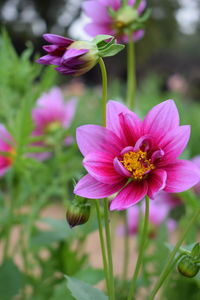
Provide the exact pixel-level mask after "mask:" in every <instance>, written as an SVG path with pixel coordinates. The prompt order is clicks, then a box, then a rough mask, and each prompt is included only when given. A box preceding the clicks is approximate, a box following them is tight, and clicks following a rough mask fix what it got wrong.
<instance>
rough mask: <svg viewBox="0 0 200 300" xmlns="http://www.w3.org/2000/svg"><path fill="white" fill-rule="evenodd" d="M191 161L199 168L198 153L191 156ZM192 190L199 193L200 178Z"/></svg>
mask: <svg viewBox="0 0 200 300" xmlns="http://www.w3.org/2000/svg"><path fill="white" fill-rule="evenodd" d="M192 161H193V163H194V164H195V165H196V166H197V167H198V168H199V170H200V155H197V156H195V157H193V159H192ZM194 191H195V193H196V194H198V195H199V194H200V180H199V182H198V183H197V184H196V185H195V186H194Z"/></svg>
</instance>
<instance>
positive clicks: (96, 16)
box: [83, 0, 146, 43]
mask: <svg viewBox="0 0 200 300" xmlns="http://www.w3.org/2000/svg"><path fill="white" fill-rule="evenodd" d="M134 3H135V0H129V1H128V5H129V6H133V5H134ZM121 7H122V2H121V1H120V0H89V1H84V3H83V10H84V12H85V14H86V15H87V16H88V17H89V18H91V23H88V24H86V26H85V31H86V32H87V33H88V34H89V35H90V36H96V35H99V34H108V35H113V36H115V37H116V38H117V39H118V41H119V42H125V43H126V42H128V36H127V35H126V34H124V33H123V34H119V33H118V29H117V27H116V26H115V24H116V21H115V20H114V19H113V18H112V17H111V16H110V14H109V8H111V9H113V10H114V11H118V10H119V9H120V8H121ZM145 7H146V1H144V0H142V1H141V3H140V5H139V7H138V13H139V14H141V13H142V12H143V11H144V9H145ZM143 36H144V30H137V31H135V32H134V33H133V38H134V40H135V41H137V40H139V39H141V38H142V37H143Z"/></svg>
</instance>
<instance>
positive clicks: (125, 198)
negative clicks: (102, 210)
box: [110, 181, 148, 210]
mask: <svg viewBox="0 0 200 300" xmlns="http://www.w3.org/2000/svg"><path fill="white" fill-rule="evenodd" d="M147 190H148V185H147V182H146V181H142V182H136V181H132V182H130V183H129V184H128V185H127V186H126V187H125V188H123V189H122V190H121V191H120V192H119V194H118V195H117V196H116V197H115V198H114V200H113V201H112V202H111V206H110V210H123V209H126V208H128V207H130V206H132V205H133V204H136V203H137V202H139V201H140V200H142V199H143V198H144V196H145V195H146V194H147Z"/></svg>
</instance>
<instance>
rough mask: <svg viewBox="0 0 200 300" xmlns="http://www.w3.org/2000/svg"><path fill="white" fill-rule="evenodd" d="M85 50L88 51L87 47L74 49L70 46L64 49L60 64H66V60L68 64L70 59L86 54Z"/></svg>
mask: <svg viewBox="0 0 200 300" xmlns="http://www.w3.org/2000/svg"><path fill="white" fill-rule="evenodd" d="M87 52H89V50H88V49H74V48H70V49H68V50H66V51H65V53H64V55H63V56H62V59H61V64H67V62H68V61H69V64H70V60H71V59H72V58H74V57H79V56H81V55H83V54H86V53H87Z"/></svg>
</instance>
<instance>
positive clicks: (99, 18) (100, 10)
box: [82, 0, 112, 24]
mask: <svg viewBox="0 0 200 300" xmlns="http://www.w3.org/2000/svg"><path fill="white" fill-rule="evenodd" d="M82 8H83V10H84V12H85V14H86V15H87V16H88V17H90V18H91V19H93V20H94V21H95V22H96V23H100V24H101V23H102V24H104V23H108V22H111V20H112V19H111V17H110V16H109V14H108V10H107V9H106V7H105V6H103V5H102V4H101V3H99V2H98V1H96V0H95V1H84V2H83V4H82Z"/></svg>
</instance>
